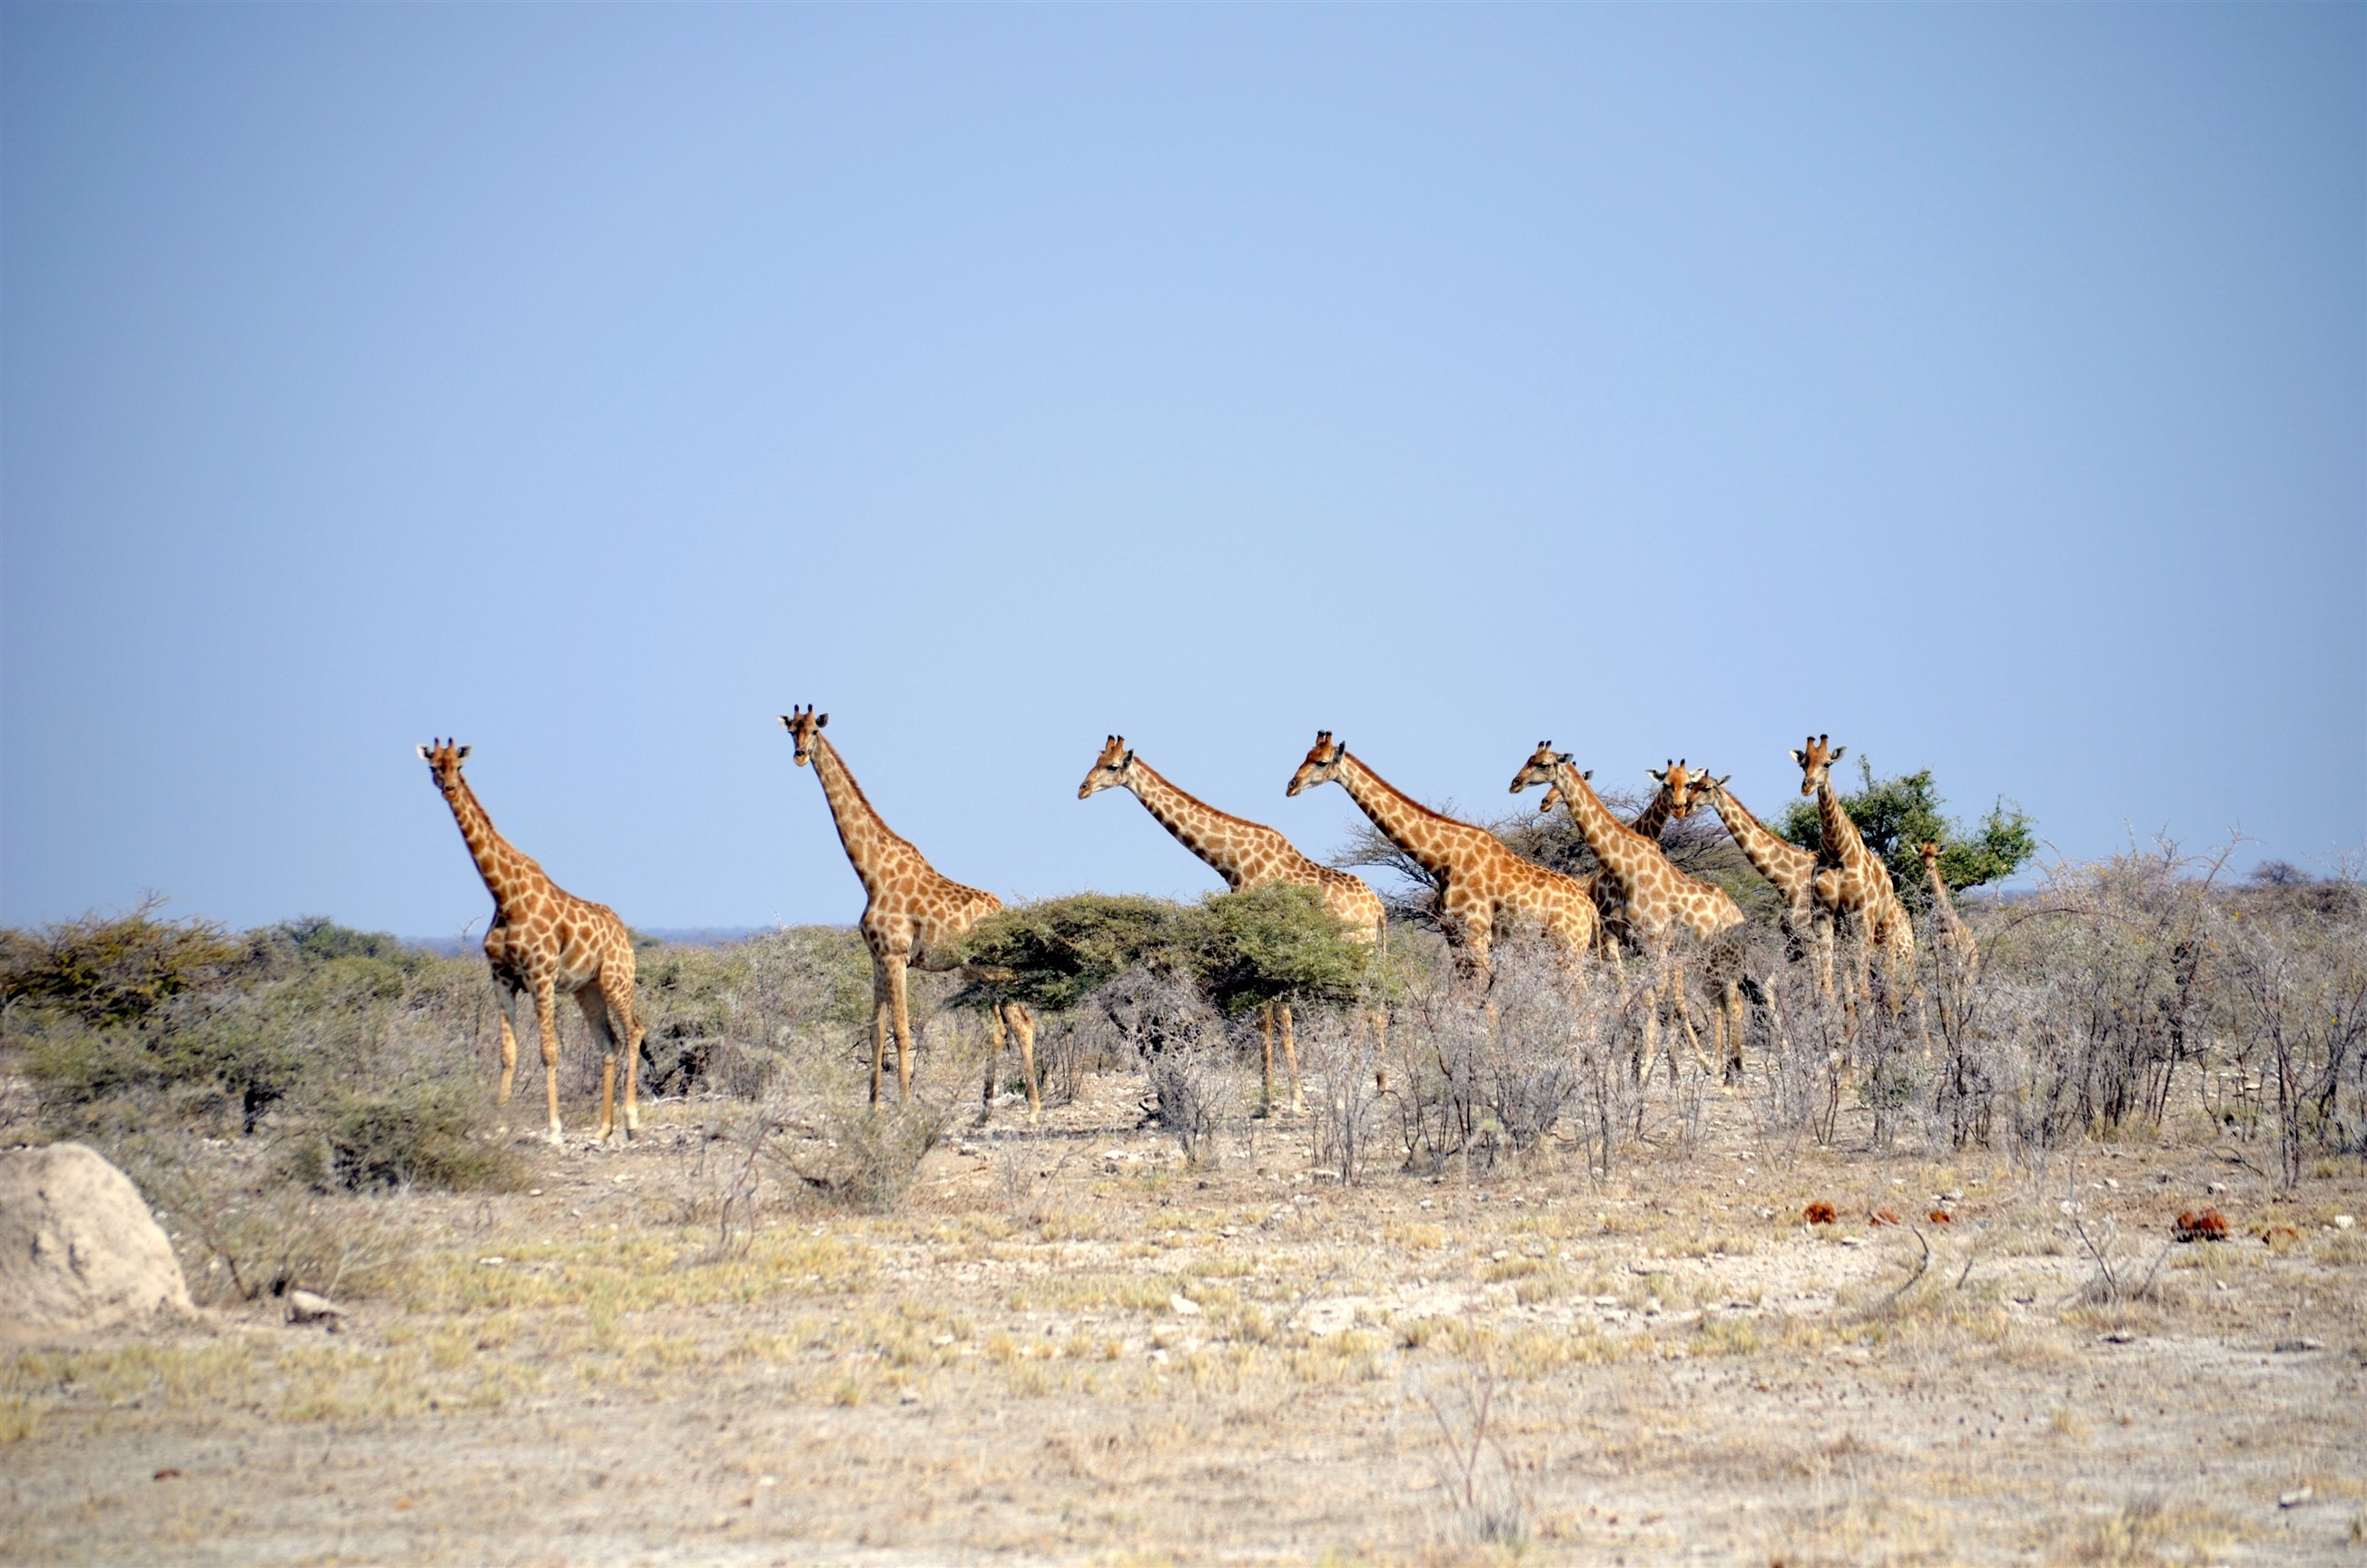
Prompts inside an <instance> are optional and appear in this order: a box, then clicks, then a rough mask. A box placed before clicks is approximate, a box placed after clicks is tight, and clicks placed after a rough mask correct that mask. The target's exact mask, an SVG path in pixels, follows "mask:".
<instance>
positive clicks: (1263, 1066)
mask: <svg viewBox="0 0 2367 1568" xmlns="http://www.w3.org/2000/svg"><path fill="white" fill-rule="evenodd" d="M1258 1114H1259V1115H1260V1116H1272V1115H1273V1114H1274V1004H1273V1003H1271V1002H1268V1003H1267V1004H1265V1005H1264V1006H1262V1007H1260V1008H1259V1009H1258Z"/></svg>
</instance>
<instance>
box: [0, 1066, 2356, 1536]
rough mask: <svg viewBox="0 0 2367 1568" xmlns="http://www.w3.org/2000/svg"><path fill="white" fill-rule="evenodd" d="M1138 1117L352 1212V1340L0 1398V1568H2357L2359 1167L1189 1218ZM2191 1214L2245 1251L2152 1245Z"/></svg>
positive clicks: (1110, 1097) (588, 1170) (662, 1137)
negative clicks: (1023, 1565)
mask: <svg viewBox="0 0 2367 1568" xmlns="http://www.w3.org/2000/svg"><path fill="white" fill-rule="evenodd" d="M1141 1097H1142V1095H1141V1085H1140V1083H1139V1081H1138V1080H1132V1079H1107V1080H1102V1081H1099V1082H1096V1083H1093V1084H1091V1085H1088V1088H1087V1092H1086V1094H1085V1096H1083V1097H1082V1099H1081V1100H1080V1101H1079V1103H1077V1104H1074V1105H1071V1106H1068V1107H1063V1108H1058V1109H1055V1110H1052V1111H1049V1112H1048V1114H1047V1116H1046V1119H1045V1121H1044V1123H1043V1125H1042V1127H1041V1128H1040V1129H1037V1128H1031V1127H1030V1126H1029V1125H1028V1124H1027V1123H1026V1121H1025V1115H1024V1111H1021V1110H1017V1109H1014V1108H1011V1107H1009V1106H1007V1105H1006V1106H1003V1107H1000V1108H997V1110H996V1112H995V1115H994V1117H993V1119H992V1120H991V1123H990V1124H989V1125H988V1126H986V1127H985V1128H982V1129H978V1130H974V1131H968V1132H967V1133H966V1134H965V1135H964V1136H962V1137H960V1138H958V1139H957V1140H956V1141H955V1142H952V1143H950V1144H948V1145H947V1146H945V1147H942V1148H940V1149H939V1150H938V1151H937V1152H935V1153H933V1154H931V1155H930V1156H929V1159H928V1162H927V1164H926V1165H925V1166H924V1168H923V1174H922V1176H921V1178H920V1180H919V1183H918V1185H917V1187H915V1189H914V1190H913V1192H912V1195H911V1197H910V1198H909V1199H908V1200H907V1201H906V1203H905V1205H904V1206H903V1208H902V1209H901V1210H900V1211H898V1212H896V1213H893V1214H888V1215H865V1214H857V1213H848V1212H843V1211H836V1210H828V1209H820V1208H814V1207H810V1206H805V1207H800V1206H798V1205H797V1204H796V1203H794V1202H793V1201H792V1199H791V1195H790V1194H789V1193H787V1192H786V1191H784V1190H781V1189H780V1184H776V1187H773V1188H769V1189H761V1190H760V1191H759V1195H758V1197H757V1199H755V1202H756V1212H755V1217H754V1220H753V1228H752V1227H751V1225H750V1224H749V1223H748V1222H747V1220H748V1214H749V1210H750V1207H751V1200H750V1199H749V1197H748V1188H747V1187H746V1185H745V1183H743V1184H742V1186H741V1187H737V1188H735V1187H733V1182H734V1180H735V1179H737V1177H738V1175H739V1173H740V1172H741V1171H742V1170H744V1169H747V1168H749V1167H748V1162H747V1160H746V1158H745V1153H746V1145H745V1141H744V1133H743V1132H742V1131H739V1130H736V1129H727V1128H726V1127H725V1126H724V1125H723V1119H724V1118H725V1117H726V1116H727V1115H728V1114H729V1113H728V1110H727V1108H722V1107H718V1106H702V1105H698V1104H687V1105H685V1104H670V1105H664V1106H661V1107H658V1108H656V1110H655V1113H654V1114H653V1116H652V1118H651V1123H652V1124H651V1127H650V1128H649V1130H648V1131H646V1132H645V1134H644V1136H643V1138H642V1140H641V1142H640V1143H638V1144H636V1145H635V1146H633V1147H632V1148H631V1149H629V1150H625V1151H612V1152H602V1151H592V1150H583V1149H571V1150H569V1151H567V1152H565V1153H557V1154H551V1155H548V1156H546V1157H545V1163H544V1165H543V1166H542V1168H541V1169H540V1172H539V1174H538V1176H536V1177H535V1181H536V1185H537V1187H538V1190H537V1191H535V1192H534V1193H531V1194H518V1195H513V1196H506V1197H495V1198H491V1199H486V1198H469V1199H457V1198H430V1197H424V1196H404V1197H394V1198H388V1199H354V1200H351V1202H352V1205H353V1212H354V1221H355V1222H356V1223H363V1222H368V1223H373V1224H380V1225H391V1226H393V1227H395V1228H396V1229H397V1230H398V1232H399V1233H400V1234H402V1236H403V1237H404V1238H405V1240H404V1244H403V1256H402V1262H401V1264H400V1265H399V1266H398V1267H396V1268H395V1269H393V1270H392V1271H391V1283H390V1284H388V1285H386V1286H384V1287H382V1288H381V1289H380V1290H379V1292H378V1293H377V1294H375V1295H373V1296H371V1297H369V1298H368V1299H363V1300H357V1301H351V1302H348V1303H346V1306H347V1312H346V1313H345V1316H344V1317H343V1318H342V1319H341V1320H339V1332H336V1333H334V1334H331V1333H324V1332H323V1331H322V1329H320V1328H319V1327H316V1326H313V1327H296V1326H289V1325H287V1324H283V1323H282V1322H281V1321H279V1320H280V1312H279V1310H278V1308H277V1304H276V1303H275V1304H273V1305H271V1306H269V1307H268V1308H266V1307H262V1306H258V1307H255V1308H250V1309H241V1310H238V1311H234V1312H226V1311H221V1310H217V1311H215V1312H212V1313H210V1314H209V1316H208V1318H207V1320H206V1322H205V1323H204V1324H201V1325H200V1326H199V1327H198V1328H196V1329H194V1330H187V1331H176V1332H172V1333H167V1334H164V1335H152V1336H146V1337H134V1338H123V1339H119V1340H115V1341H107V1342H98V1343H90V1344H84V1345H80V1346H74V1347H71V1348H63V1349H48V1350H40V1351H28V1352H22V1353H12V1354H11V1356H10V1357H9V1358H8V1359H7V1360H6V1362H5V1363H0V1366H5V1367H6V1379H5V1381H4V1382H0V1559H5V1560H6V1561H8V1562H190V1563H213V1562H238V1563H249V1562H379V1561H389V1560H401V1561H413V1562H530V1563H552V1564H558V1563H604V1562H673V1561H679V1562H725V1563H730V1562H751V1563H771V1562H783V1563H807V1562H850V1563H854V1562H862V1563H875V1562H876V1563H882V1564H886V1563H938V1562H1008V1563H1018V1562H1142V1563H1151V1562H1178V1563H1185V1562H1317V1561H1330V1562H1405V1561H1430V1562H1460V1561H1475V1562H1477V1561H1495V1560H1499V1559H1506V1560H1509V1558H1511V1557H1512V1556H1515V1555H1518V1556H1521V1557H1523V1559H1525V1560H1530V1561H1539V1562H1556V1561H1572V1562H1624V1563H1654V1562H1738V1563H1741V1562H1749V1563H1754V1564H1763V1563H1766V1562H1771V1561H1772V1560H1776V1559H1781V1560H1782V1561H1783V1562H1786V1563H1795V1564H1796V1563H1804V1562H1933V1563H1943V1562H2313V1561H2316V1562H2357V1561H2362V1560H2367V1547H2362V1546H2361V1536H2362V1535H2367V1399H2362V1397H2361V1381H2362V1374H2361V1367H2362V1360H2367V1321H2362V1320H2363V1319H2367V1314H2363V1313H2362V1301H2367V1289H2362V1287H2367V1252H2362V1251H2361V1247H2360V1244H2359V1240H2358V1238H2359V1235H2360V1233H2359V1232H2358V1231H2357V1230H2356V1229H2350V1230H2347V1231H2346V1230H2339V1229H2337V1228H2335V1226H2334V1223H2333V1221H2334V1217H2335V1216H2336V1214H2337V1213H2350V1214H2357V1213H2358V1212H2360V1211H2361V1204H2362V1199H2367V1180H2362V1179H2361V1172H2360V1170H2359V1168H2358V1166H2357V1165H2355V1164H2345V1165H2341V1166H2339V1168H2333V1167H2329V1168H2328V1169H2326V1170H2324V1171H2322V1172H2321V1173H2320V1174H2319V1175H2318V1176H2316V1177H2315V1178H2314V1179H2312V1180H2311V1181H2309V1182H2308V1183H2307V1184H2305V1187H2304V1188H2303V1192H2302V1195H2301V1197H2300V1198H2299V1199H2293V1200H2289V1201H2287V1202H2285V1203H2284V1204H2282V1206H2280V1205H2279V1204H2278V1202H2277V1201H2276V1200H2275V1199H2273V1197H2272V1195H2271V1191H2270V1188H2269V1187H2268V1185H2267V1184H2266V1183H2265V1181H2263V1180H2262V1179H2261V1178H2260V1177H2259V1176H2258V1175H2257V1174H2255V1173H2253V1172H2252V1171H2250V1170H2248V1168H2246V1167H2245V1166H2244V1165H2241V1164H2240V1163H2232V1162H2230V1161H2229V1160H2228V1159H2227V1158H2225V1155H2224V1154H2223V1153H2218V1152H2214V1149H2213V1148H2212V1147H2210V1146H2208V1145H2197V1146H2194V1147H2191V1148H2173V1147H2166V1146H2128V1147H2122V1148H2119V1149H2106V1150H2094V1151H2090V1152H2089V1153H2084V1154H2082V1155H2080V1156H2079V1157H2078V1159H2077V1160H2073V1159H2071V1158H2070V1157H2068V1156H2067V1157H2065V1158H2064V1159H2062V1160H2060V1161H2058V1162H2057V1163H2056V1165H2055V1167H2054V1168H2053V1169H2052V1170H2051V1171H2049V1172H2048V1173H2047V1174H2046V1175H2045V1176H2044V1177H2043V1178H2042V1177H2040V1176H2029V1175H2023V1174H2016V1173H2013V1172H2010V1171H2009V1170H2008V1169H2006V1168H2005V1167H2003V1166H2001V1165H1992V1164H1991V1162H1990V1161H1989V1160H1988V1157H1987V1156H1986V1155H1981V1156H1967V1157H1965V1159H1964V1160H1962V1161H1960V1162H1958V1163H1957V1164H1956V1165H1954V1166H1951V1165H1947V1164H1945V1163H1944V1162H1934V1161H1931V1160H1928V1159H1924V1158H1920V1157H1910V1156H1906V1155H1886V1154H1880V1153H1869V1152H1858V1153H1828V1152H1822V1151H1787V1150H1784V1149H1780V1148H1772V1147H1765V1146H1762V1145H1761V1143H1759V1142H1756V1140H1755V1137H1754V1131H1753V1126H1754V1124H1753V1121H1752V1119H1751V1115H1750V1106H1749V1103H1748V1101H1747V1100H1746V1099H1744V1098H1742V1097H1739V1096H1737V1097H1731V1098H1726V1099H1719V1098H1718V1097H1717V1096H1716V1095H1713V1096H1712V1097H1711V1105H1710V1108H1709V1110H1708V1112H1707V1115H1706V1116H1705V1118H1704V1126H1703V1130H1702V1131H1701V1132H1700V1134H1699V1135H1698V1137H1697V1138H1696V1139H1694V1140H1693V1141H1692V1142H1689V1143H1686V1144H1683V1145H1682V1146H1679V1145H1677V1144H1675V1143H1674V1142H1671V1141H1669V1140H1663V1143H1662V1146H1661V1147H1659V1148H1658V1149H1657V1150H1656V1151H1654V1150H1648V1151H1647V1152H1646V1153H1642V1154H1640V1155H1637V1157H1635V1158H1634V1159H1633V1160H1632V1161H1630V1162H1629V1163H1627V1164H1625V1165H1623V1166H1621V1167H1620V1168H1617V1169H1615V1170H1614V1171H1613V1172H1612V1173H1611V1174H1610V1176H1607V1177H1603V1178H1595V1177H1591V1176H1589V1175H1588V1174H1587V1173H1586V1172H1585V1171H1584V1170H1583V1169H1581V1168H1579V1166H1578V1165H1577V1164H1576V1162H1574V1161H1572V1160H1560V1161H1557V1162H1556V1163H1554V1164H1553V1165H1551V1167H1550V1168H1546V1169H1543V1170H1540V1171H1536V1172H1532V1173H1517V1172H1506V1171H1502V1170H1499V1171H1496V1172H1493V1173H1481V1174H1478V1175H1476V1176H1465V1175H1462V1174H1460V1173H1455V1174H1449V1175H1448V1176H1443V1177H1431V1176H1412V1175H1386V1176H1377V1177H1375V1178H1373V1179H1371V1180H1369V1181H1367V1182H1365V1183H1364V1184H1362V1185H1358V1186H1354V1187H1342V1185H1341V1184H1339V1183H1338V1182H1337V1181H1335V1180H1332V1179H1330V1178H1329V1176H1327V1175H1326V1174H1324V1173H1319V1172H1314V1171H1311V1170H1310V1169H1309V1168H1308V1165H1309V1162H1308V1155H1307V1153H1306V1149H1307V1143H1306V1140H1305V1138H1304V1136H1303V1134H1302V1132H1301V1131H1299V1130H1298V1129H1297V1128H1296V1127H1294V1126H1293V1125H1292V1124H1290V1123H1288V1122H1282V1121H1276V1122H1269V1123H1262V1124H1255V1125H1254V1131H1252V1132H1251V1133H1249V1134H1246V1135H1243V1136H1240V1137H1236V1138H1233V1139H1230V1140H1229V1141H1228V1142H1226V1145H1225V1147H1224V1149H1223V1151H1222V1153H1223V1156H1224V1157H1223V1160H1222V1163H1221V1164H1220V1165H1218V1166H1217V1168H1214V1169H1211V1170H1197V1171H1195V1170H1191V1169H1187V1168H1185V1167H1184V1166H1183V1165H1182V1164H1181V1162H1180V1161H1179V1159H1178V1158H1177V1156H1176V1154H1175V1153H1174V1150H1173V1145H1172V1143H1171V1142H1167V1141H1166V1140H1163V1139H1162V1138H1161V1137H1160V1136H1158V1135H1156V1134H1155V1133H1152V1132H1150V1131H1138V1130H1137V1123H1138V1120H1139V1119H1140V1118H1139V1112H1138V1106H1139V1103H1140V1100H1141ZM727 1134H728V1135H727ZM1844 1136H1845V1138H1846V1128H1845V1129H1844ZM2214 1184H2216V1190H2214ZM786 1185H787V1186H788V1187H794V1186H795V1185H797V1184H796V1183H795V1182H794V1181H789V1182H787V1184H786ZM765 1192H769V1194H770V1196H769V1197H766V1196H764V1193H765ZM735 1193H736V1194H737V1196H736V1197H735V1196H733V1195H734V1194H735ZM727 1197H731V1198H732V1201H733V1203H734V1205H736V1214H735V1210H731V1209H727V1208H726V1207H725V1204H724V1199H725V1198H727ZM1818 1200H1823V1201H1828V1202H1830V1203H1831V1204H1833V1206H1834V1207H1835V1209H1836V1210H1837V1211H1838V1215H1839V1220H1838V1222H1837V1223H1835V1224H1833V1225H1830V1226H1815V1227H1811V1226H1807V1225H1805V1224H1804V1223H1802V1221H1801V1215H1802V1211H1803V1209H1804V1208H1805V1206H1806V1205H1807V1204H1808V1203H1810V1202H1812V1201H1818ZM2206 1200H2207V1201H2209V1202H2210V1203H2212V1204H2214V1205H2215V1206H2217V1207H2218V1208H2220V1209H2221V1210H2224V1211H2225V1214H2226V1215H2227V1218H2228V1220H2229V1221H2230V1224H2231V1226H2232V1227H2233V1229H2234V1232H2235V1234H2234V1236H2233V1239H2231V1240H2229V1241H2228V1242H2225V1243H2219V1244H2211V1243H2204V1244H2195V1245H2190V1246H2176V1245H2171V1244H2169V1230H2170V1226H2171V1223H2172V1221H2173V1219H2174V1217H2175V1215H2176V1214H2177V1212H2178V1211H2179V1210H2181V1209H2186V1208H2192V1207H2195V1206H2197V1205H2198V1204H2200V1203H2203V1202H2204V1201H2206ZM2066 1203H2070V1204H2073V1205H2075V1206H2076V1207H2075V1208H2074V1210H2072V1211H2070V1212H2068V1213H2067V1212H2066V1211H2065V1210H2064V1208H2063V1205H2064V1204H2066ZM1934 1209H1941V1210H1945V1211H1947V1212H1948V1214H1949V1216H1950V1218H1949V1221H1948V1222H1946V1223H1944V1224H1942V1223H1935V1222H1933V1221H1931V1220H1930V1219H1929V1218H1927V1216H1928V1215H1929V1213H1930V1212H1931V1210H1934ZM1875 1210H1888V1211H1890V1212H1891V1213H1895V1214H1897V1216H1899V1217H1900V1218H1901V1219H1902V1220H1904V1221H1909V1222H1910V1223H1909V1224H1902V1225H1896V1226H1894V1225H1887V1224H1884V1225H1876V1224H1874V1223H1872V1222H1871V1221H1870V1220H1869V1216H1870V1215H1871V1214H1872V1213H1873V1212H1874V1211H1875ZM2073 1221H2078V1225H2077V1226H2076V1227H2075V1225H2074V1223H2073ZM2270 1224H2284V1225H2288V1226H2290V1233H2271V1239H2270V1241H2269V1242H2267V1243H2264V1242H2262V1241H2261V1240H2259V1237H2258V1235H2257V1234H2256V1233H2254V1227H2255V1226H2256V1225H2258V1226H2260V1227H2265V1226H2267V1225H2270ZM1918 1231H1920V1236H1919V1234H1918V1233H1917V1232H1918ZM2083 1231H2084V1233H2086V1237H2087V1239H2086V1240H2084V1241H2083V1240H2082V1239H2081V1233H2082V1232H2083ZM1927 1243H1928V1244H1929V1247H1930V1249H1931V1251H1930V1256H1929V1257H1928V1259H1927V1258H1926V1257H1925V1256H1924V1247H1925V1245H1926V1244H1927ZM2091 1247H2092V1248H2093V1249H2095V1250H2101V1252H2102V1253H2103V1254H2104V1255H2105V1256H2106V1258H2107V1260H2108V1261H2109V1262H2110V1263H2111V1264H2112V1267H2113V1269H2114V1271H2115V1278H2116V1280H2118V1282H2119V1285H2120V1287H2121V1288H2120V1290H2119V1291H2118V1298H2119V1299H2117V1300H2114V1299H2112V1296H2113V1294H2114V1293H2113V1292H2112V1291H2099V1290H2093V1289H2090V1287H2092V1286H2093V1285H2094V1284H2095V1281H2096V1278H2097V1274H2098V1270H2097V1267H2096V1266H2095V1261H2094V1256H2093V1252H2092V1251H2091ZM2083 1290H2085V1291H2086V1294H2085V1295H2084V1296H2083Z"/></svg>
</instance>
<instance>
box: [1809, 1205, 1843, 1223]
mask: <svg viewBox="0 0 2367 1568" xmlns="http://www.w3.org/2000/svg"><path fill="white" fill-rule="evenodd" d="M1800 1218H1802V1219H1803V1220H1806V1221H1807V1222H1808V1223H1809V1224H1811V1225H1829V1224H1831V1223H1832V1222H1833V1221H1835V1220H1836V1219H1838V1218H1840V1216H1838V1215H1836V1214H1835V1213H1834V1212H1833V1206H1832V1205H1831V1204H1829V1203H1811V1204H1809V1205H1808V1206H1807V1207H1806V1209H1803V1210H1800Z"/></svg>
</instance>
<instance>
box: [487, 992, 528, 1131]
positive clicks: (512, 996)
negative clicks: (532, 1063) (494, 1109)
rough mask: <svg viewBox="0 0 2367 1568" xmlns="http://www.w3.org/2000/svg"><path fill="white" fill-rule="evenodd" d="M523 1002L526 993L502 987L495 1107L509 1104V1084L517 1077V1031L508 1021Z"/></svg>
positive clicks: (499, 1006)
mask: <svg viewBox="0 0 2367 1568" xmlns="http://www.w3.org/2000/svg"><path fill="white" fill-rule="evenodd" d="M524 1000H526V993H525V992H524V991H523V990H521V989H520V988H519V987H517V986H515V985H510V984H504V985H503V987H502V994H501V997H500V999H499V1003H498V1005H497V1009H496V1010H497V1013H498V1015H499V1017H500V1018H501V1025H502V1089H501V1093H500V1094H499V1095H498V1096H495V1097H494V1100H493V1103H494V1104H495V1105H507V1104H509V1103H510V1083H511V1081H512V1080H513V1079H515V1077H516V1076H517V1030H516V1029H515V1028H514V1027H513V1026H512V1024H511V1022H510V1020H511V1019H512V1018H513V1017H515V1015H516V1013H517V1008H518V1004H519V1003H520V1002H523V1001H524Z"/></svg>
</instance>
